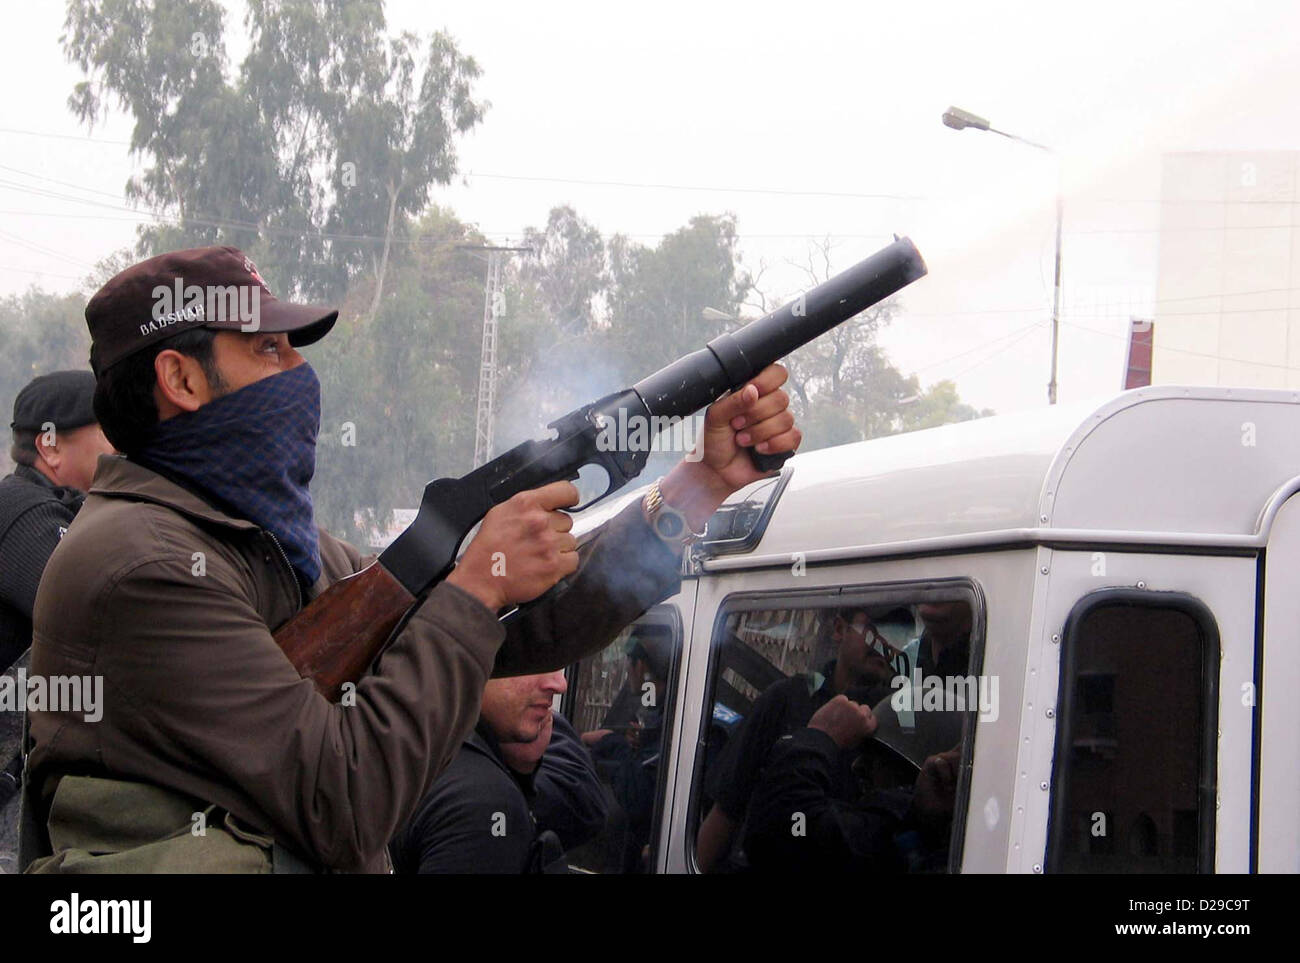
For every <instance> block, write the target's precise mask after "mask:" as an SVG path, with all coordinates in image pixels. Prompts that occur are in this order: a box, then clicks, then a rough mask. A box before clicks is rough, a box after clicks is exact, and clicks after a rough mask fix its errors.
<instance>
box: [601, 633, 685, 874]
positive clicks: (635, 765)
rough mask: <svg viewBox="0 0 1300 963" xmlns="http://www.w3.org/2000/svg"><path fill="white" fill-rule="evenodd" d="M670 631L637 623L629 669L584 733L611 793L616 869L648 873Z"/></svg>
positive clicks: (670, 659) (670, 652)
mask: <svg viewBox="0 0 1300 963" xmlns="http://www.w3.org/2000/svg"><path fill="white" fill-rule="evenodd" d="M673 649H674V644H673V636H672V631H671V630H670V629H669V628H668V627H667V626H662V625H640V626H637V628H636V629H635V631H634V634H633V637H632V639H631V642H630V644H629V646H628V661H629V662H630V663H631V671H630V672H629V674H628V678H627V681H626V683H625V684H624V686H623V688H622V689H621V690H620V692H619V695H618V696H617V697H616V698H615V700H614V704H613V705H612V706H611V707H610V710H609V712H608V713H607V714H606V715H605V719H604V721H603V722H602V723H601V728H600V729H596V730H594V731H592V732H584V733H583V734H582V741H583V743H585V744H586V745H587V746H588V747H589V748H590V750H591V756H592V758H593V759H594V760H595V763H596V771H597V772H598V773H600V777H601V779H602V780H604V781H605V782H606V783H607V784H608V786H609V789H610V794H611V796H612V797H613V798H612V806H614V807H616V808H617V812H615V813H613V814H612V816H611V819H610V830H609V831H610V833H611V835H612V834H613V833H614V832H616V831H618V832H621V836H622V843H621V845H620V846H619V857H618V858H619V863H620V869H621V871H622V872H624V873H642V872H646V871H648V868H649V866H648V859H649V855H650V854H649V849H648V846H649V843H650V836H651V833H652V832H653V829H654V808H655V795H656V792H657V789H658V786H659V763H660V758H661V754H662V750H663V745H662V743H663V734H664V726H663V710H664V700H665V698H666V696H667V693H668V677H669V675H670V674H671V672H672V664H673V656H674V651H673Z"/></svg>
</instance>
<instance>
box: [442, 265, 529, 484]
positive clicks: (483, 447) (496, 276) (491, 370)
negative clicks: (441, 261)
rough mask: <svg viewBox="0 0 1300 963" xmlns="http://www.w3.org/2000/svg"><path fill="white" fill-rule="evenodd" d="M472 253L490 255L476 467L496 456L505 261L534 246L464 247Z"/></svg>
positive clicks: (475, 433) (477, 416) (484, 309)
mask: <svg viewBox="0 0 1300 963" xmlns="http://www.w3.org/2000/svg"><path fill="white" fill-rule="evenodd" d="M457 246H458V247H460V248H462V249H464V250H468V251H486V252H487V282H486V284H485V285H484V289H483V350H482V353H481V355H480V357H479V366H478V410H477V412H476V413H475V416H474V467H475V468H478V467H479V466H480V465H482V464H483V463H484V462H486V461H487V460H488V459H489V458H491V457H492V436H493V430H494V428H495V425H496V407H497V327H498V325H499V323H500V321H501V314H502V308H503V306H504V301H505V298H504V296H503V295H502V293H501V262H502V260H504V257H505V255H506V254H507V253H511V252H518V251H527V252H529V253H532V250H533V249H532V248H530V247H498V246H493V245H472V244H462V245H457Z"/></svg>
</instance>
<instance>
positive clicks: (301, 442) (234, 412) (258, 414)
mask: <svg viewBox="0 0 1300 963" xmlns="http://www.w3.org/2000/svg"><path fill="white" fill-rule="evenodd" d="M319 433H320V381H318V380H317V378H316V372H314V371H312V369H311V366H310V365H308V364H301V365H298V367H296V368H290V369H289V370H288V371H282V372H280V373H279V374H274V375H271V376H270V377H269V378H263V379H262V380H260V381H255V382H253V383H252V384H251V385H246V386H245V387H243V388H240V389H239V390H238V391H232V392H231V393H230V394H228V395H223V396H222V397H220V398H218V399H217V400H215V401H212V402H209V403H208V404H206V405H204V406H203V407H201V408H199V409H198V410H197V411H190V412H186V413H185V414H181V415H177V416H176V417H174V418H169V419H168V420H166V421H164V422H160V423H159V425H158V427H157V428H156V429H155V431H154V434H153V436H152V437H151V438H150V440H149V444H148V445H147V446H146V447H145V448H144V449H143V450H141V451H140V452H138V453H137V454H136V456H135V457H134V459H133V460H134V461H137V462H139V463H140V464H142V465H144V466H145V467H146V468H150V469H153V470H155V471H157V472H158V473H159V474H160V475H163V476H164V477H168V478H171V479H172V480H174V481H177V482H179V483H181V484H182V485H187V487H193V488H194V489H196V490H197V492H198V493H199V494H201V495H208V496H210V497H211V498H213V499H214V500H215V502H216V505H215V506H214V507H217V508H221V509H223V510H225V511H228V512H230V513H231V514H234V515H235V516H236V517H239V518H242V519H245V520H246V521H250V522H253V523H255V524H257V525H259V526H261V527H262V528H263V529H265V530H266V531H268V532H270V533H271V534H272V535H274V536H275V537H276V540H277V541H279V543H280V546H281V547H282V548H283V549H284V553H285V555H286V556H287V557H288V559H289V564H290V565H291V566H292V567H293V570H294V573H295V574H296V575H297V576H298V580H299V581H300V582H301V583H302V585H303V586H304V587H310V586H311V585H312V584H313V583H314V582H315V581H316V579H317V578H318V577H319V576H320V568H321V563H320V536H319V533H318V532H317V530H316V521H315V518H314V516H313V514H312V505H311V495H310V494H309V493H308V490H307V486H308V485H309V484H310V483H311V479H312V475H314V474H315V472H316V436H317V435H318V434H319Z"/></svg>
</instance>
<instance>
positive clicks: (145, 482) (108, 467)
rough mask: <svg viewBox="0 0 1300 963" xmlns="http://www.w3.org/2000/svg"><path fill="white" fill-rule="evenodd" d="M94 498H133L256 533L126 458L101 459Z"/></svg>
mask: <svg viewBox="0 0 1300 963" xmlns="http://www.w3.org/2000/svg"><path fill="white" fill-rule="evenodd" d="M90 494H92V495H107V496H108V497H110V498H131V499H135V500H136V501H145V502H153V503H154V504H155V505H162V506H163V507H165V508H170V509H172V510H173V511H177V512H180V513H181V514H182V515H188V516H189V517H191V518H193V519H196V520H198V521H203V522H210V523H212V524H215V525H225V526H227V527H228V528H237V529H242V530H244V531H256V530H257V527H258V526H257V525H255V524H253V523H252V522H250V521H246V520H245V519H242V518H235V517H234V516H233V515H227V514H226V513H225V512H223V511H220V510H218V509H216V508H213V507H212V506H211V505H209V504H208V503H207V502H205V501H204V500H203V499H202V498H200V497H199V496H198V495H196V494H194V492H192V491H190V490H189V489H187V488H182V487H181V486H180V485H178V484H176V483H175V482H174V481H171V480H170V479H168V478H164V477H163V476H162V475H159V474H158V473H157V472H155V471H151V470H150V469H148V468H145V467H144V466H143V465H140V464H137V463H136V462H133V461H131V460H130V459H128V458H127V457H126V456H125V455H100V456H99V464H98V465H96V467H95V478H94V480H93V481H92V482H91V483H90Z"/></svg>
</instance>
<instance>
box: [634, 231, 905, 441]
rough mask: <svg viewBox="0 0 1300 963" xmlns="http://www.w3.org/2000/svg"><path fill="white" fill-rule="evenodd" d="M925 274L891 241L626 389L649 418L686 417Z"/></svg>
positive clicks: (901, 241) (899, 244)
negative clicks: (635, 396)
mask: <svg viewBox="0 0 1300 963" xmlns="http://www.w3.org/2000/svg"><path fill="white" fill-rule="evenodd" d="M925 274H926V267H925V261H923V260H922V259H921V253H920V252H919V251H918V250H917V249H916V245H914V244H913V243H912V242H911V241H910V240H909V239H908V238H905V237H903V238H898V239H896V240H895V241H894V242H893V243H892V244H890V245H889V246H888V247H885V248H882V249H881V250H879V251H877V252H876V253H875V254H873V255H871V257H869V258H867V259H866V260H863V261H859V262H858V263H857V264H855V265H853V267H851V268H849V269H848V270H846V271H843V272H841V273H839V274H837V275H835V277H833V278H831V279H830V280H828V281H824V282H823V283H821V284H819V285H817V286H816V287H815V288H813V289H812V290H810V291H808V292H806V293H804V294H803V295H802V296H800V297H798V298H796V299H795V300H793V301H791V302H790V303H789V304H787V305H784V306H783V307H780V308H778V309H777V310H775V311H773V312H772V313H771V314H768V315H765V316H763V317H761V318H759V319H758V320H757V321H751V322H750V323H749V324H747V325H745V326H744V327H743V328H740V329H739V330H737V331H732V332H729V333H726V334H720V335H718V337H716V338H714V339H713V340H712V341H710V342H709V343H708V345H707V347H704V348H701V349H700V350H699V351H694V352H692V353H691V354H688V355H686V356H685V357H684V358H679V359H678V360H677V361H674V362H673V363H672V364H670V365H668V366H667V367H664V368H660V369H659V370H658V371H656V372H655V373H654V374H652V375H650V376H649V377H648V378H643V379H641V380H640V381H638V382H637V383H636V384H635V385H633V386H632V387H633V389H634V390H635V391H636V393H637V394H638V395H639V396H640V397H641V400H642V402H643V403H644V404H645V406H646V409H647V410H648V411H649V413H650V414H651V415H653V416H661V417H673V416H677V417H686V416H688V415H691V414H693V413H694V412H696V411H699V410H700V409H701V408H703V407H705V406H706V405H708V404H710V403H712V402H713V401H714V400H716V399H717V398H718V397H719V396H721V395H722V394H724V393H726V392H727V391H733V390H735V389H737V388H739V387H741V386H742V385H744V384H745V382H747V381H749V380H750V379H751V378H753V377H754V376H755V375H757V374H758V373H759V372H760V371H762V370H763V369H764V368H766V367H767V366H768V365H770V364H772V363H773V362H774V361H778V360H780V359H781V358H784V357H785V356H786V355H788V354H790V353H791V352H792V351H795V350H797V349H799V348H802V347H803V346H804V345H805V344H807V343H808V342H809V341H811V340H813V339H814V338H816V337H817V336H818V335H822V334H825V333H826V332H827V331H829V330H830V329H831V328H833V327H835V326H836V325H839V324H842V323H843V322H845V321H847V320H848V319H849V318H851V317H853V316H854V315H856V314H859V313H861V312H862V311H865V310H866V309H867V308H869V307H871V306H872V305H873V304H878V303H880V302H881V301H883V300H885V298H887V297H889V296H890V295H891V294H895V293H897V292H898V291H900V290H902V289H903V288H904V287H906V286H907V285H909V284H911V283H912V282H913V281H915V280H916V279H917V278H921V277H924V276H925Z"/></svg>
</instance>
